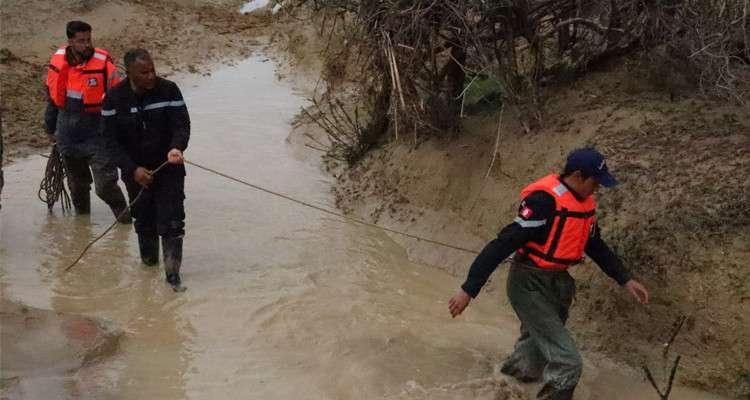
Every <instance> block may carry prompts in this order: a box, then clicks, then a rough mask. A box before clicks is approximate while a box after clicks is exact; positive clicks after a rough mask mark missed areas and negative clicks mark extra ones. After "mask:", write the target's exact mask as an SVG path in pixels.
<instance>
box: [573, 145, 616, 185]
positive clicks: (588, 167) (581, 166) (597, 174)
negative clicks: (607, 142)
mask: <svg viewBox="0 0 750 400" xmlns="http://www.w3.org/2000/svg"><path fill="white" fill-rule="evenodd" d="M579 170H580V171H581V172H583V174H584V175H587V176H590V177H593V178H594V179H596V181H597V182H599V184H600V185H602V186H604V187H612V186H615V185H617V180H616V179H615V177H614V176H612V174H610V173H609V169H608V168H607V163H606V162H605V161H604V156H603V155H602V154H601V153H599V152H598V151H596V149H595V148H593V147H587V148H583V149H576V150H573V151H571V152H570V154H568V160H567V162H566V163H565V173H571V172H574V171H579Z"/></svg>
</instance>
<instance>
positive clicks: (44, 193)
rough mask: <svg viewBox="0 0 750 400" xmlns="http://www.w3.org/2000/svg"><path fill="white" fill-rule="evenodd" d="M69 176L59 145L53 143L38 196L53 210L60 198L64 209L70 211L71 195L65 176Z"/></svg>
mask: <svg viewBox="0 0 750 400" xmlns="http://www.w3.org/2000/svg"><path fill="white" fill-rule="evenodd" d="M66 177H67V171H66V170H65V164H64V163H63V159H62V155H61V154H60V151H59V150H57V145H52V150H51V151H50V153H49V156H47V166H46V167H45V168H44V178H42V182H41V183H40V184H39V191H38V192H37V197H39V200H41V201H42V203H45V204H47V209H48V210H50V211H52V207H54V206H55V203H56V202H57V200H60V206H61V208H62V210H63V212H65V211H69V210H70V209H71V206H70V195H68V191H67V190H66V189H65V178H66Z"/></svg>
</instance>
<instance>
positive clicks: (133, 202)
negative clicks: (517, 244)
mask: <svg viewBox="0 0 750 400" xmlns="http://www.w3.org/2000/svg"><path fill="white" fill-rule="evenodd" d="M183 161H184V162H185V164H188V165H192V166H194V167H196V168H199V169H202V170H204V171H206V172H210V173H212V174H215V175H218V176H221V177H224V178H226V179H229V180H231V181H234V182H237V183H239V184H242V185H245V186H248V187H250V188H253V189H255V190H259V191H261V192H264V193H268V194H270V195H272V196H276V197H280V198H282V199H285V200H288V201H290V202H292V203H296V204H299V205H301V206H304V207H309V208H312V209H314V210H318V211H320V212H322V213H325V214H329V215H333V216H335V217H339V218H342V219H344V221H340V222H350V223H354V224H359V225H364V226H367V227H370V228H375V229H380V230H382V231H386V232H390V233H394V234H397V235H401V236H405V237H408V238H411V239H416V240H418V241H421V242H425V243H431V244H434V245H437V246H442V247H447V248H449V249H454V250H459V251H463V252H466V253H470V254H478V253H479V252H478V251H476V250H472V249H467V248H465V247H461V246H455V245H452V244H450V243H445V242H440V241H437V240H433V239H428V238H424V237H421V236H417V235H412V234H411V233H406V232H401V231H397V230H395V229H391V228H386V227H384V226H380V225H377V224H373V223H371V222H367V221H363V220H361V219H357V218H352V217H350V216H347V215H344V214H342V213H339V212H336V211H332V210H329V209H327V208H323V207H320V206H316V205H315V204H312V203H308V202H306V201H302V200H298V199H295V198H293V197H291V196H289V195H286V194H283V193H279V192H275V191H273V190H270V189H266V188H263V187H261V186H258V185H255V184H252V183H250V182H247V181H244V180H242V179H239V178H235V177H233V176H230V175H227V174H225V173H223V172H219V171H217V170H215V169H211V168H208V167H206V166H203V165H200V164H197V163H194V162H192V161H188V160H186V159H183ZM166 164H167V162H166V161H165V162H164V163H163V164H162V165H160V166H159V168H157V169H155V170H154V171H152V172H151V175H154V174H156V173H157V172H159V170H160V169H162V167H164V166H165V165H166ZM144 190H146V188H142V189H141V190H140V192H138V195H137V196H135V198H134V199H133V200H132V201H131V202H130V204H128V206H127V207H126V208H125V210H123V211H122V212H121V213H120V215H118V216H117V218H115V221H114V222H113V223H112V225H110V226H109V228H107V229H106V230H105V231H104V232H102V233H101V234H100V235H99V236H97V237H96V238H95V239H94V240H93V241H91V242H90V243H89V244H88V245H87V246H86V247H85V248H84V249H83V251H81V254H80V255H79V256H78V258H76V260H75V261H73V262H72V263H71V264H70V265H69V266H68V267H67V268H65V271H69V270H70V269H71V268H73V266H75V265H76V264H77V263H78V261H80V260H81V258H83V255H84V254H86V252H87V251H88V250H89V248H91V246H93V245H94V243H96V242H98V241H99V240H100V239H101V238H103V237H104V235H106V234H107V233H108V232H109V231H110V230H112V228H114V226H115V225H117V220H118V219H119V218H120V217H121V216H122V215H124V214H125V212H127V211H128V210H130V208H131V207H132V206H133V204H135V202H136V201H138V199H139V198H140V197H141V194H143V191H144Z"/></svg>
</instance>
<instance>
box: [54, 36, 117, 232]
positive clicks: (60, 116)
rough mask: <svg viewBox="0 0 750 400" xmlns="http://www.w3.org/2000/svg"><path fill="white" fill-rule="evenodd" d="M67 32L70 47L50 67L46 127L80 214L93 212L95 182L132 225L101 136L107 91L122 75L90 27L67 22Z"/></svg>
mask: <svg viewBox="0 0 750 400" xmlns="http://www.w3.org/2000/svg"><path fill="white" fill-rule="evenodd" d="M66 34H67V36H68V45H67V46H64V47H61V48H59V49H58V50H57V51H56V52H55V53H54V54H53V55H52V59H51V60H50V63H49V66H48V68H49V69H48V71H47V91H48V94H49V99H48V103H47V109H46V111H45V114H44V123H45V128H46V131H47V134H48V135H49V136H50V140H51V141H52V142H56V143H57V147H58V150H60V154H62V156H63V162H64V164H65V168H66V171H67V176H68V186H69V187H70V194H71V200H72V202H73V206H74V208H75V209H76V212H77V213H78V214H88V213H90V211H91V194H90V192H91V182H92V180H93V183H94V187H95V189H96V194H97V195H98V196H99V197H100V198H101V199H102V200H104V202H105V203H107V205H108V206H109V207H110V209H111V210H112V212H113V213H114V214H115V216H116V217H118V219H119V220H120V222H123V223H129V222H130V215H129V213H128V212H127V211H125V210H126V208H127V203H125V197H124V196H123V194H122V190H121V189H120V187H119V186H118V185H117V179H118V174H117V167H116V166H115V164H114V163H113V162H112V161H110V160H109V159H108V157H107V155H106V147H105V144H104V141H103V139H102V137H101V135H100V134H99V129H100V123H101V111H102V101H103V99H104V93H105V92H106V90H107V89H108V88H110V87H113V86H114V85H116V84H117V83H119V82H120V81H121V80H122V77H121V75H120V74H119V73H118V72H117V68H116V67H115V65H114V64H113V63H112V59H111V57H110V56H109V53H107V52H106V51H104V50H102V49H99V48H94V47H93V46H92V45H91V25H89V24H87V23H85V22H81V21H71V22H68V24H67V26H66ZM89 169H90V170H89ZM92 172H93V179H92Z"/></svg>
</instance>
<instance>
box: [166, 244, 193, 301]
mask: <svg viewBox="0 0 750 400" xmlns="http://www.w3.org/2000/svg"><path fill="white" fill-rule="evenodd" d="M161 245H162V251H163V253H164V272H165V273H166V276H167V283H169V284H170V285H172V289H173V290H174V291H175V292H184V291H185V290H186V289H187V288H186V287H184V286H182V280H181V279H180V267H181V266H182V238H181V237H172V238H167V237H162V238H161Z"/></svg>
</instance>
